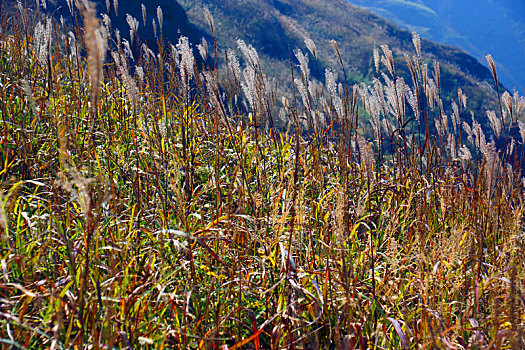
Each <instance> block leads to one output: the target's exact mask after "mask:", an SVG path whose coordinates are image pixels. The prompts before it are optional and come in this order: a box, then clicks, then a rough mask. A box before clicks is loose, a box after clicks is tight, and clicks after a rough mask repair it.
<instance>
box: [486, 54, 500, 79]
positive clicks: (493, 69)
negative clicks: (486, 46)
mask: <svg viewBox="0 0 525 350" xmlns="http://www.w3.org/2000/svg"><path fill="white" fill-rule="evenodd" d="M485 58H486V59H487V63H488V64H489V68H490V71H491V73H492V77H493V78H494V81H495V82H496V85H498V72H497V71H496V63H495V62H494V58H492V55H487V56H486V57H485Z"/></svg>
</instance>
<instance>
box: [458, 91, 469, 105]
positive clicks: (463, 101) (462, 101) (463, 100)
mask: <svg viewBox="0 0 525 350" xmlns="http://www.w3.org/2000/svg"><path fill="white" fill-rule="evenodd" d="M458 101H459V106H460V107H463V109H466V108H467V95H465V94H464V93H463V90H461V88H459V89H458Z"/></svg>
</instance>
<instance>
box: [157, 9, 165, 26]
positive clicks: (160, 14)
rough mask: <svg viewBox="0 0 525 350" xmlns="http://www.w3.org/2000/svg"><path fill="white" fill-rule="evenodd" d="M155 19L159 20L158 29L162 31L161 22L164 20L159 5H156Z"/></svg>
mask: <svg viewBox="0 0 525 350" xmlns="http://www.w3.org/2000/svg"><path fill="white" fill-rule="evenodd" d="M157 20H158V21H159V27H160V31H161V32H162V23H163V21H164V14H163V13H162V8H161V7H160V6H158V7H157Z"/></svg>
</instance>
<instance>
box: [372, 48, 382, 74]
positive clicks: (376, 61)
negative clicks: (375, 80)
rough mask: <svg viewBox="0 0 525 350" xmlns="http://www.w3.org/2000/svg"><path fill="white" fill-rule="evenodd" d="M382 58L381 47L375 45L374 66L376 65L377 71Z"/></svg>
mask: <svg viewBox="0 0 525 350" xmlns="http://www.w3.org/2000/svg"><path fill="white" fill-rule="evenodd" d="M380 61H381V58H380V57H379V49H378V48H377V47H374V66H375V67H376V73H377V72H379V62H380Z"/></svg>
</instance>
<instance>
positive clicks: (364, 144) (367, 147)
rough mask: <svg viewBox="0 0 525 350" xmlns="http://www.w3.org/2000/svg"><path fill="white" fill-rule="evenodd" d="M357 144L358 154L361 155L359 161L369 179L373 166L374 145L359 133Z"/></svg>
mask: <svg viewBox="0 0 525 350" xmlns="http://www.w3.org/2000/svg"><path fill="white" fill-rule="evenodd" d="M357 146H358V147H359V154H360V155H361V161H362V163H363V166H364V168H365V170H366V175H367V178H368V179H371V178H372V173H373V171H374V168H375V154H374V145H373V144H372V143H371V142H368V141H367V140H366V139H365V138H364V137H363V136H361V135H359V137H358V139H357Z"/></svg>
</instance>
